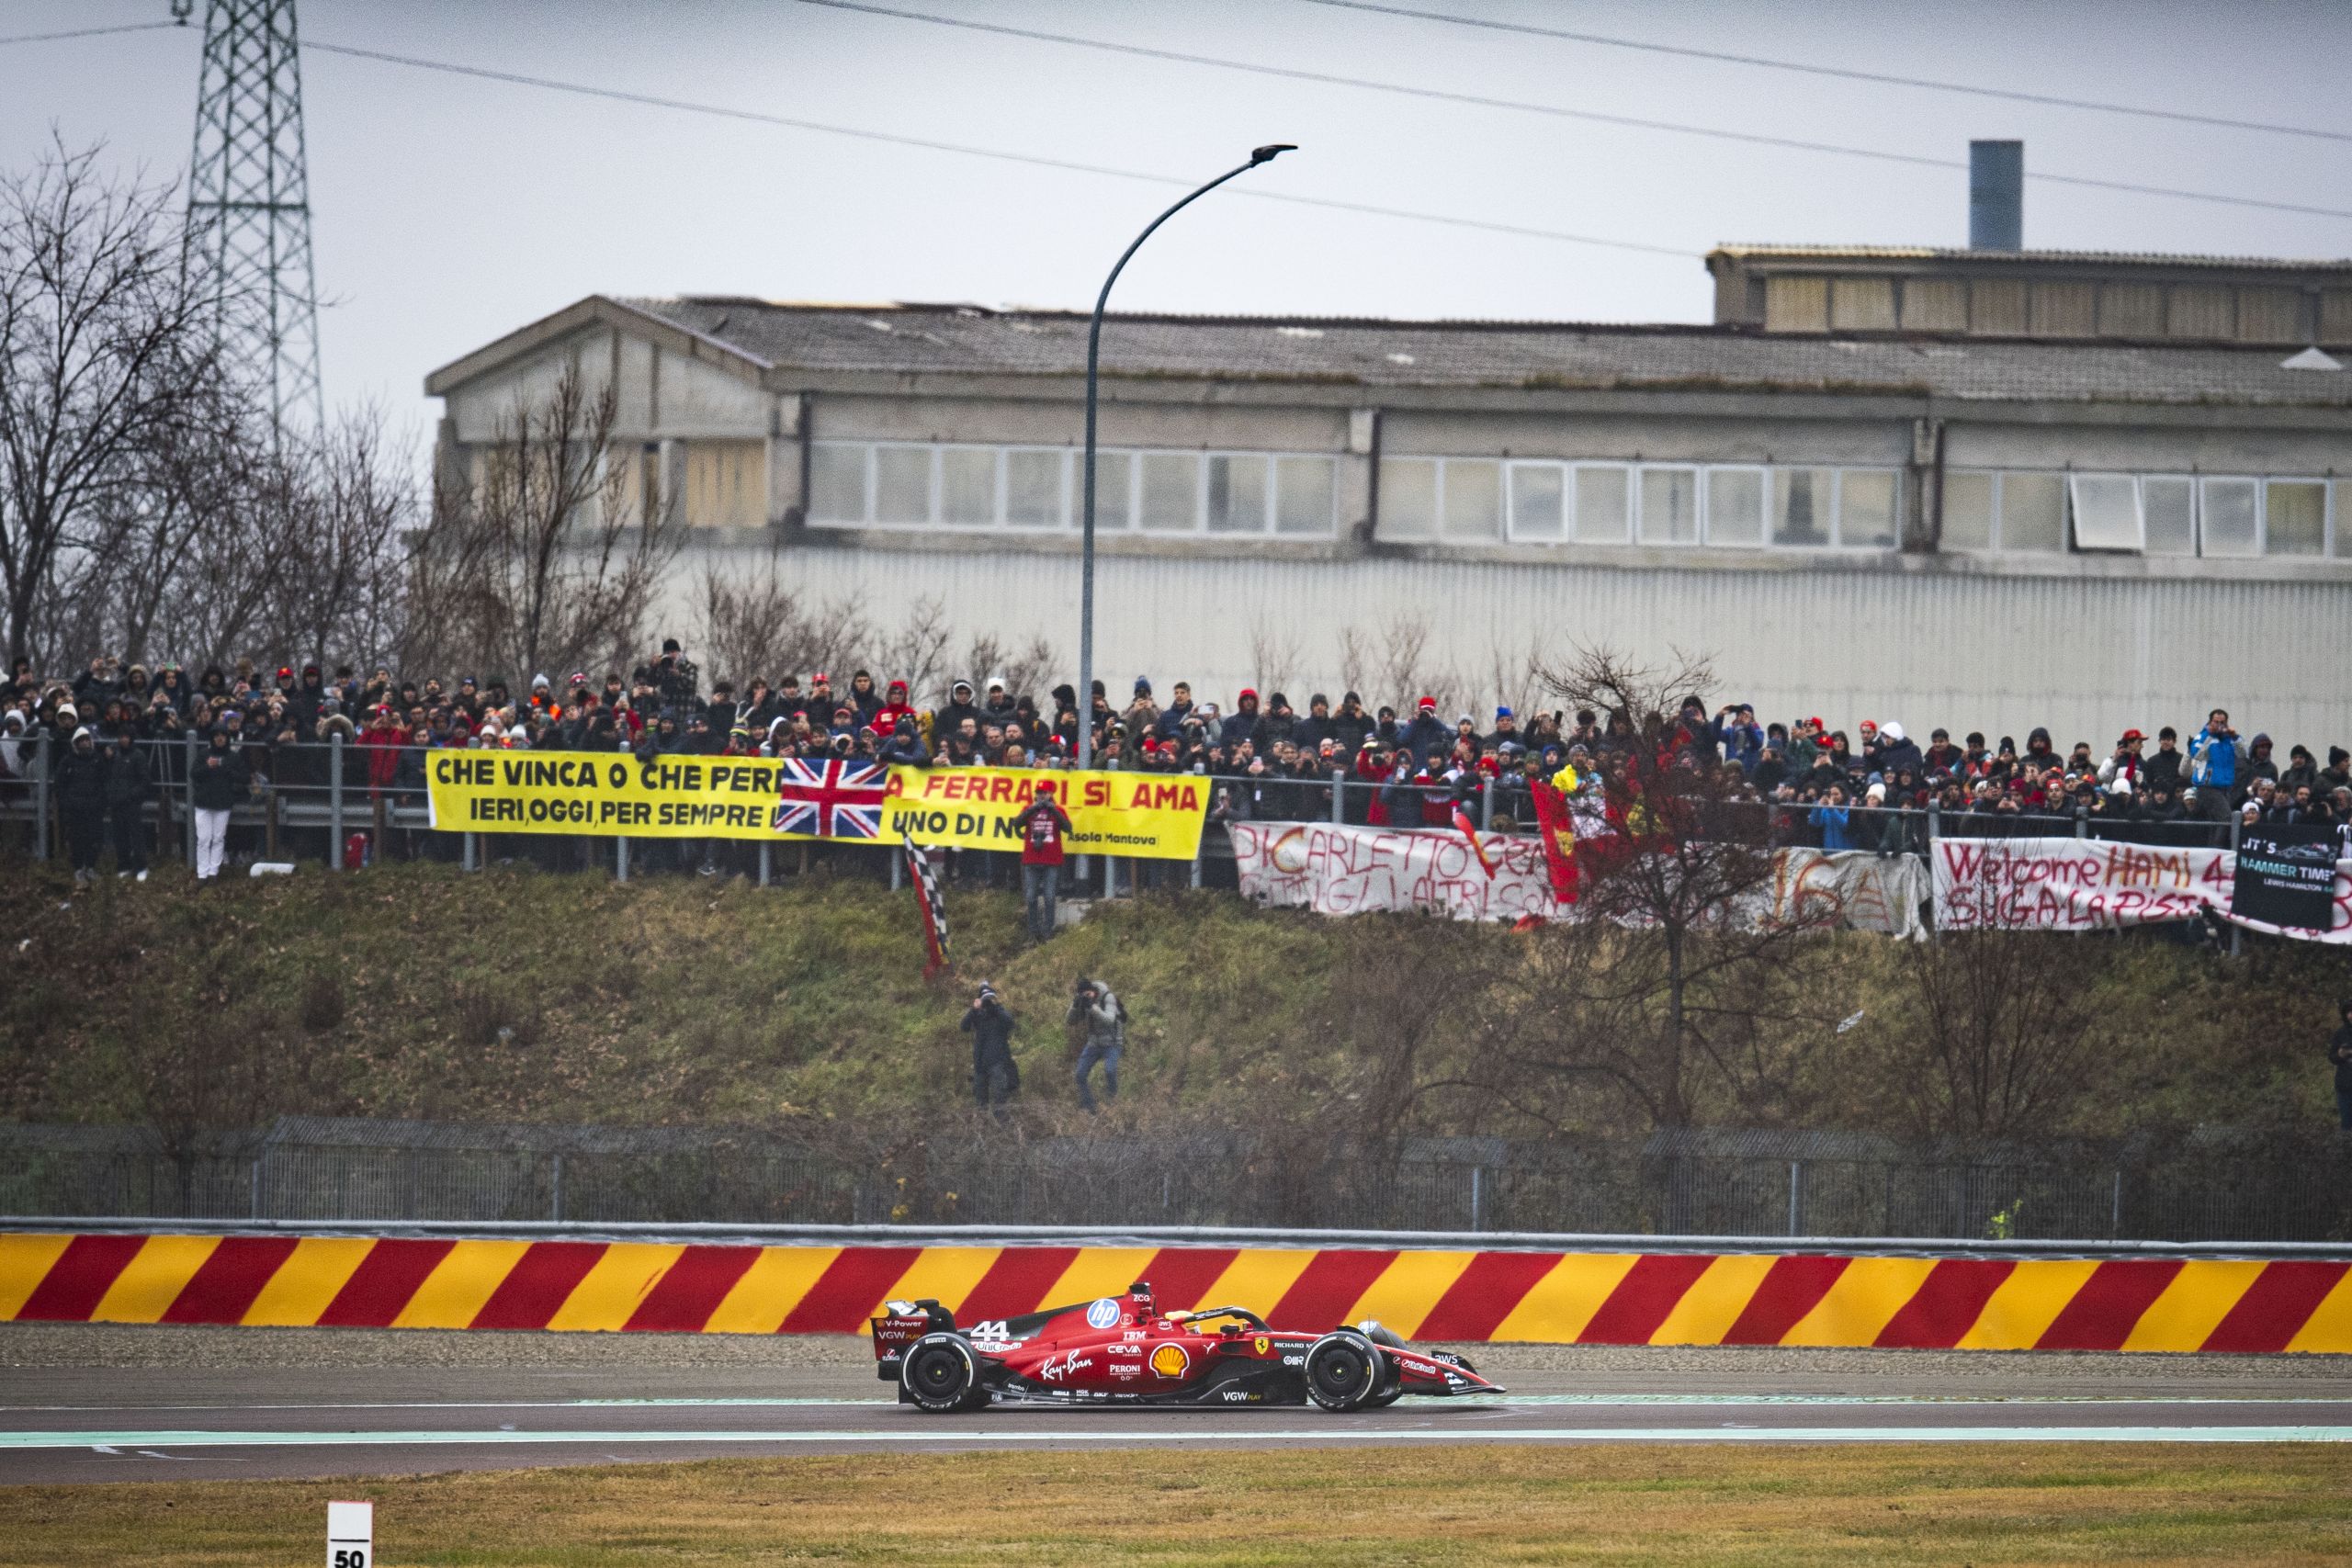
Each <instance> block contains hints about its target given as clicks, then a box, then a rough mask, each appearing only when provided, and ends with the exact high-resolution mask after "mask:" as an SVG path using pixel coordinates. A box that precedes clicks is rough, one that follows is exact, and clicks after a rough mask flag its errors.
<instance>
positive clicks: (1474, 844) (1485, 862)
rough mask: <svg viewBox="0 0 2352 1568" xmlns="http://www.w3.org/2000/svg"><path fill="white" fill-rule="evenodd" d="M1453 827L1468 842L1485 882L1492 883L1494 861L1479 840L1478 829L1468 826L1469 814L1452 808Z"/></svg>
mask: <svg viewBox="0 0 2352 1568" xmlns="http://www.w3.org/2000/svg"><path fill="white" fill-rule="evenodd" d="M1453 826H1454V828H1455V829H1456V830H1457V831H1459V832H1460V833H1461V835H1462V836H1463V837H1464V838H1465V839H1467V840H1470V853H1471V854H1472V855H1473V856H1474V857H1475V858H1476V860H1477V862H1478V869H1479V870H1480V871H1483V872H1485V873H1486V874H1487V881H1489V882H1492V881H1493V880H1494V879H1495V861H1494V859H1493V857H1492V856H1490V855H1488V854H1487V846H1486V844H1485V843H1484V842H1482V841H1481V840H1479V838H1478V829H1476V828H1474V827H1472V826H1471V825H1470V814H1469V813H1468V812H1467V811H1464V810H1463V809H1462V807H1458V806H1457V807H1454V808H1453Z"/></svg>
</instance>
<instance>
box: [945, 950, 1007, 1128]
mask: <svg viewBox="0 0 2352 1568" xmlns="http://www.w3.org/2000/svg"><path fill="white" fill-rule="evenodd" d="M957 1027H959V1028H960V1029H962V1030H963V1032H965V1033H967V1034H968V1035H970V1036H971V1037H972V1098H973V1100H976V1101H978V1104H979V1107H980V1109H981V1110H983V1111H989V1112H991V1113H992V1114H993V1115H994V1116H995V1117H996V1119H997V1120H998V1121H1000V1122H1001V1121H1003V1120H1004V1114H1005V1107H1006V1106H1007V1105H1008V1104H1009V1103H1011V1101H1012V1097H1013V1096H1014V1095H1016V1094H1018V1093H1020V1092H1021V1069H1020V1067H1018V1066H1015V1065H1014V1063H1013V1060H1012V1032H1013V1030H1014V1029H1016V1028H1017V1027H1019V1025H1018V1024H1016V1023H1015V1022H1014V1021H1013V1017H1012V1013H1010V1012H1008V1011H1006V1010H1005V1006H1004V1002H1003V1001H1002V999H1001V998H999V997H998V996H997V994H996V987H994V986H992V985H990V984H989V982H987V981H986V980H983V981H981V982H980V988H979V990H978V992H977V993H975V994H974V996H973V998H972V1005H971V1006H970V1007H969V1008H968V1009H967V1010H965V1013H964V1021H963V1022H962V1023H961V1024H960V1025H958V1026H957Z"/></svg>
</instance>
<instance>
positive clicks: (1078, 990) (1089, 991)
mask: <svg viewBox="0 0 2352 1568" xmlns="http://www.w3.org/2000/svg"><path fill="white" fill-rule="evenodd" d="M1065 1021H1066V1022H1067V1023H1069V1024H1071V1025H1073V1026H1077V1027H1081V1028H1083V1029H1084V1030H1085V1032H1086V1043H1085V1045H1084V1047H1083V1048H1082V1049H1080V1052H1079V1054H1078V1072H1077V1077H1078V1103H1079V1106H1080V1109H1082V1110H1084V1111H1087V1112H1088V1113H1089V1114H1091V1113H1092V1112H1093V1111H1094V1109H1095V1107H1094V1093H1093V1090H1092V1089H1091V1088H1090V1087H1089V1086H1088V1084H1087V1080H1088V1079H1089V1078H1091V1077H1093V1076H1094V1067H1095V1064H1097V1063H1098V1062H1099V1063H1101V1064H1102V1066H1103V1099H1105V1100H1116V1099H1118V1098H1119V1057H1120V1055H1121V1054H1122V1053H1123V1052H1124V1051H1125V1049H1126V1043H1127V1010H1126V1007H1125V1004H1123V1003H1122V1002H1121V1001H1120V1000H1119V998H1118V997H1117V996H1115V995H1114V993H1113V992H1112V990H1111V987H1108V986H1106V985H1104V984H1103V982H1102V981H1100V980H1090V979H1088V978H1087V977H1086V976H1083V975H1080V976H1079V977H1078V984H1076V985H1075V986H1072V987H1070V997H1069V1018H1068V1019H1067V1020H1065Z"/></svg>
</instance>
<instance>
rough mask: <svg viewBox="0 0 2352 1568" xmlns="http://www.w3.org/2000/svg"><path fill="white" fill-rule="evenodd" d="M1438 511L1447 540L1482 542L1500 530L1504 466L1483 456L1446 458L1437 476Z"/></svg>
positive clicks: (1496, 534) (1499, 533) (1498, 535)
mask: <svg viewBox="0 0 2352 1568" xmlns="http://www.w3.org/2000/svg"><path fill="white" fill-rule="evenodd" d="M1438 507H1439V513H1438V514H1439V515H1440V516H1441V517H1442V518H1443V519H1444V522H1445V536H1446V537H1447V538H1448V539H1456V540H1463V541H1465V542H1471V543H1481V544H1483V543H1485V542H1487V540H1490V539H1496V538H1499V537H1500V536H1502V531H1503V466H1502V465H1501V464H1500V463H1498V462H1494V461H1492V460H1489V459H1485V458H1469V459H1464V458H1460V457H1454V458H1449V459H1448V460H1447V461H1446V464H1445V467H1444V469H1443V471H1442V473H1441V474H1440V475H1439V479H1438Z"/></svg>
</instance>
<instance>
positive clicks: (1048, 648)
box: [942, 632, 1055, 697]
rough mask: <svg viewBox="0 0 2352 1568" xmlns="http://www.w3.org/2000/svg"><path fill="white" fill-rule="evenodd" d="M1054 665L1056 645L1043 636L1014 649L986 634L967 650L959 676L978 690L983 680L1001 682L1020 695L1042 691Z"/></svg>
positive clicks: (1013, 693) (1010, 690)
mask: <svg viewBox="0 0 2352 1568" xmlns="http://www.w3.org/2000/svg"><path fill="white" fill-rule="evenodd" d="M1054 664H1055V654H1054V645H1053V643H1052V642H1051V641H1049V640H1048V639H1047V638H1046V637H1043V636H1038V637H1031V638H1030V639H1029V640H1028V642H1026V643H1025V644H1023V645H1022V646H1021V647H1020V648H1018V649H1015V648H1012V647H1011V646H1010V645H1008V644H1005V643H1001V642H999V641H998V640H997V638H996V637H995V636H994V635H993V634H990V633H987V632H983V633H981V634H979V635H978V636H977V637H973V638H972V640H971V642H970V643H969V644H968V645H967V647H966V648H965V650H964V668H963V670H962V671H958V677H960V678H961V679H965V680H968V681H970V682H972V684H973V685H974V687H975V688H978V687H979V685H980V682H984V681H991V680H1001V681H1002V682H1004V689H1005V692H1006V693H1007V694H1009V695H1012V696H1019V695H1021V694H1023V693H1024V692H1036V691H1038V690H1040V689H1042V688H1043V687H1044V685H1045V683H1046V681H1047V680H1048V679H1050V678H1051V676H1052V674H1053V670H1054ZM944 695H945V694H944V693H943V694H942V696H943V697H944Z"/></svg>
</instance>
